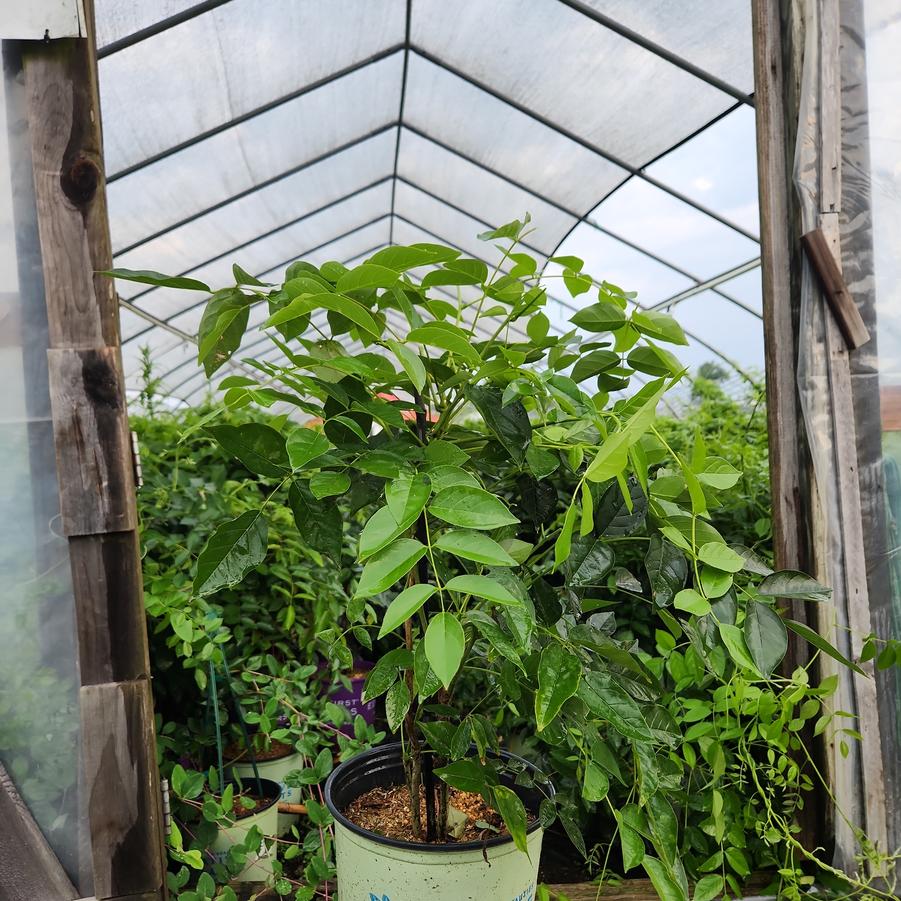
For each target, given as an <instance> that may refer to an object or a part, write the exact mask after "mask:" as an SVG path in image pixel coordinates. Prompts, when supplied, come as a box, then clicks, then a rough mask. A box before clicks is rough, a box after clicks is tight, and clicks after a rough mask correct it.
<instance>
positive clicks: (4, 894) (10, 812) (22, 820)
mask: <svg viewBox="0 0 901 901" xmlns="http://www.w3.org/2000/svg"><path fill="white" fill-rule="evenodd" d="M78 896H79V893H78V892H77V891H76V890H75V887H74V886H73V885H72V883H71V882H70V881H69V877H68V876H67V875H66V873H65V871H64V870H63V868H62V866H61V865H60V862H59V860H57V858H56V855H55V854H54V853H53V850H52V849H51V848H50V846H49V845H48V844H47V840H46V839H45V838H44V836H43V834H42V833H41V830H40V829H39V828H38V825H37V823H35V821H34V818H33V817H32V815H31V812H30V811H29V810H28V807H27V806H26V805H25V802H24V801H23V800H22V798H21V797H20V795H19V793H18V791H17V790H16V787H15V785H14V784H13V781H12V779H10V777H9V774H8V773H7V772H6V769H5V768H4V766H3V764H2V763H0V901H37V899H40V901H72V899H74V898H78Z"/></svg>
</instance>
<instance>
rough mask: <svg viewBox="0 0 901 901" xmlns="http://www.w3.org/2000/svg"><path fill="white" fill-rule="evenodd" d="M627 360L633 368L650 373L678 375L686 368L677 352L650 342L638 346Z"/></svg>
mask: <svg viewBox="0 0 901 901" xmlns="http://www.w3.org/2000/svg"><path fill="white" fill-rule="evenodd" d="M626 361H627V362H628V364H629V365H630V366H631V367H632V368H633V369H636V370H638V372H646V373H647V374H648V375H657V376H660V375H678V374H679V373H680V372H681V371H682V370H683V369H684V368H685V367H684V366H683V365H682V363H681V362H680V361H679V358H678V357H676V355H675V354H672V353H670V352H669V351H668V350H666V349H665V348H663V347H656V346H654V345H650V344H644V345H642V346H641V347H636V348H635V350H633V351H632V353H630V354H629V356H628V357H626Z"/></svg>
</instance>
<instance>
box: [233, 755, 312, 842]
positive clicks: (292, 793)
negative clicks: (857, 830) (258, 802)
mask: <svg viewBox="0 0 901 901" xmlns="http://www.w3.org/2000/svg"><path fill="white" fill-rule="evenodd" d="M300 769H303V758H302V757H301V755H300V754H298V753H296V752H295V751H292V752H290V753H288V754H286V755H285V756H284V757H275V758H273V759H272V760H258V761H257V772H258V773H259V774H260V778H261V779H269V780H271V781H272V782H277V783H278V784H279V787H280V789H281V796H280V797H279V800H280V801H285V802H286V803H288V804H300V803H301V801H302V795H301V789H300V787H299V786H298V787H297V788H291V787H290V786H288V785H285V778H286V777H287V775H288V773H293V772H294V770H300ZM232 770H233V772H234V773H235V775H236V776H240V778H241V781H242V782H244V783H245V784H248V783H249V782H250V780H252V779H253V778H254V774H253V765H252V764H251V763H250V761H249V760H247V761H245V760H242V761H241V762H240V763H233V764H232ZM298 819H299V817H298V816H297V814H295V813H280V814H278V829H277V832H276V833H275V834H277V835H280V836H281V835H284V834H285V833H286V832H287V831H288V830H289V829H290V828H291V826H293V825H294V823H296V822H297V820H298Z"/></svg>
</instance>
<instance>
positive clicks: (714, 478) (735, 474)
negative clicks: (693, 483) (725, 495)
mask: <svg viewBox="0 0 901 901" xmlns="http://www.w3.org/2000/svg"><path fill="white" fill-rule="evenodd" d="M697 476H698V481H699V482H701V483H703V484H704V485H709V486H710V487H711V488H716V489H717V490H718V491H727V490H728V489H729V488H732V487H734V486H735V485H736V484H737V483H738V480H739V479H740V478H741V472H739V470H737V469H736V468H735V467H734V466H733V465H732V464H731V463H729V462H728V461H726V460H723V459H722V458H721V457H709V458H708V459H707V460H706V461H705V463H704V468H703V470H702V471H701V472H698V473H697Z"/></svg>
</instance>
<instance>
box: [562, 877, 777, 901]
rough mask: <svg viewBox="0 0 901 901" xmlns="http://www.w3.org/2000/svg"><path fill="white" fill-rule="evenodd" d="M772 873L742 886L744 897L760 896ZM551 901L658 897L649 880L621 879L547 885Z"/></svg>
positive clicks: (635, 900)
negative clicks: (611, 882)
mask: <svg viewBox="0 0 901 901" xmlns="http://www.w3.org/2000/svg"><path fill="white" fill-rule="evenodd" d="M773 879H774V875H773V874H772V873H755V874H753V875H752V876H751V878H750V879H749V880H748V881H747V883H746V884H745V885H744V886H743V890H744V895H745V897H751V896H752V895H759V894H761V893H762V892H763V891H764V890H765V889H766V888H767V886H769V885H770V883H772V881H773ZM548 889H549V890H550V893H551V898H552V899H553V901H560V899H562V898H564V897H565V898H566V899H568V901H597V899H598V898H606V899H607V901H658V899H659V898H660V895H658V894H657V892H656V891H655V890H654V884H653V883H652V882H651V880H650V879H623V880H622V881H621V882H619V883H617V884H605V885H601V886H599V885H598V884H597V883H596V882H577V883H559V884H555V885H549V886H548Z"/></svg>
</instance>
